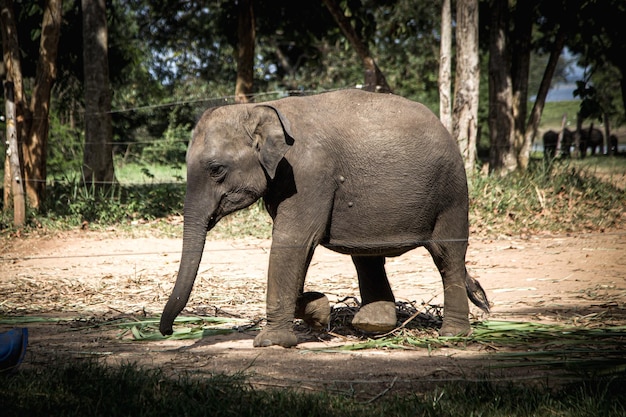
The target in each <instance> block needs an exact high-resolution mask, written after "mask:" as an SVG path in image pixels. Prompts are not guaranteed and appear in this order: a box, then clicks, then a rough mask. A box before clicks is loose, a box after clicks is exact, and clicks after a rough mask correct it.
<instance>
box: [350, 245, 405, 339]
mask: <svg viewBox="0 0 626 417" xmlns="http://www.w3.org/2000/svg"><path fill="white" fill-rule="evenodd" d="M352 262H354V266H355V267H356V271H357V275H358V277H359V290H360V292H361V300H362V304H361V308H360V309H359V311H358V313H356V314H355V316H354V318H353V319H352V325H353V326H354V327H356V328H357V329H360V330H363V331H366V332H375V333H382V332H388V331H390V330H393V329H394V328H395V327H396V323H397V318H396V304H395V298H394V296H393V292H392V291H391V287H390V286H389V280H388V279H387V273H386V272H385V258H384V257H382V256H352Z"/></svg>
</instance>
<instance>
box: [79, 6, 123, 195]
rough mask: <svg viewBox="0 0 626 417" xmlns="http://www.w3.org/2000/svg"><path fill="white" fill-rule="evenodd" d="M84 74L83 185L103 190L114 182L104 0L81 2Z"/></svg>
mask: <svg viewBox="0 0 626 417" xmlns="http://www.w3.org/2000/svg"><path fill="white" fill-rule="evenodd" d="M81 5H82V13H83V61H84V73H85V87H84V88H85V148H84V157H83V181H84V182H85V184H91V185H93V186H95V187H98V188H102V187H104V188H106V187H107V185H110V184H112V183H113V182H114V181H115V173H114V169H113V144H112V138H113V134H112V126H111V92H110V88H109V60H108V55H107V53H108V39H107V21H106V8H105V0H82V1H81Z"/></svg>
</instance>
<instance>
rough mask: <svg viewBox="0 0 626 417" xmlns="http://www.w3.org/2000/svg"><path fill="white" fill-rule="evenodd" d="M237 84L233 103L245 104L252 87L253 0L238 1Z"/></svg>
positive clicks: (254, 31) (249, 96) (254, 33)
mask: <svg viewBox="0 0 626 417" xmlns="http://www.w3.org/2000/svg"><path fill="white" fill-rule="evenodd" d="M237 34H238V40H237V83H236V84H235V101H236V102H237V103H247V102H248V101H249V100H250V98H251V96H252V88H253V85H254V79H253V78H254V42H255V37H256V27H255V22H254V7H253V0H239V2H238V23H237Z"/></svg>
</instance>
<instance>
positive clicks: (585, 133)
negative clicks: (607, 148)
mask: <svg viewBox="0 0 626 417" xmlns="http://www.w3.org/2000/svg"><path fill="white" fill-rule="evenodd" d="M603 146H604V135H603V134H602V131H601V130H600V129H597V128H594V127H593V123H592V124H591V126H589V129H580V156H581V157H583V158H584V157H585V156H586V155H587V148H591V155H595V154H596V149H599V154H600V155H602V148H603Z"/></svg>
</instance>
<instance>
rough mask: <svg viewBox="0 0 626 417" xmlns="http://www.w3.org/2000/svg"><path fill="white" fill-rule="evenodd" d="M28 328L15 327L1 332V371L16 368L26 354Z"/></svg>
mask: <svg viewBox="0 0 626 417" xmlns="http://www.w3.org/2000/svg"><path fill="white" fill-rule="evenodd" d="M27 345H28V329H27V328H25V327H24V328H21V329H13V330H9V331H8V332H4V333H0V372H2V371H7V370H11V369H15V368H16V367H17V366H18V365H19V364H20V363H22V360H23V359H24V355H25V354H26V346H27Z"/></svg>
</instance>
